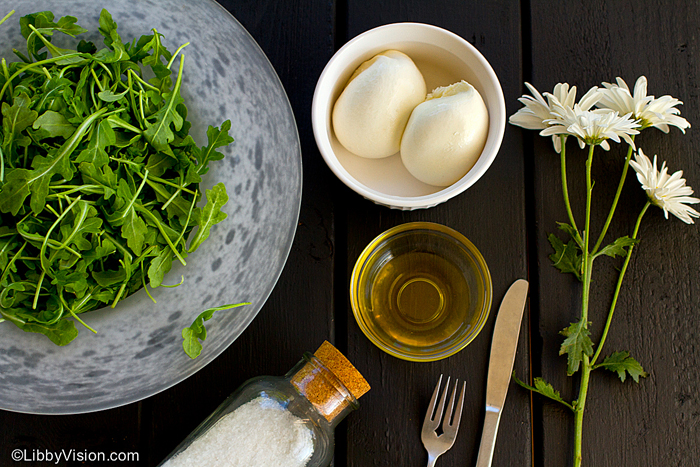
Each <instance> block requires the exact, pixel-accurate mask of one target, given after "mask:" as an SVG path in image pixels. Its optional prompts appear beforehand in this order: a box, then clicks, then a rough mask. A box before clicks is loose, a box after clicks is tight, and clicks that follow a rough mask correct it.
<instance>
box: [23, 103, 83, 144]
mask: <svg viewBox="0 0 700 467" xmlns="http://www.w3.org/2000/svg"><path fill="white" fill-rule="evenodd" d="M32 128H34V129H35V130H37V129H39V128H41V129H42V130H46V131H47V132H48V134H49V136H51V137H52V138H55V137H58V136H60V137H61V138H64V139H65V138H70V136H71V135H72V134H73V132H74V131H75V127H74V126H73V125H71V123H70V122H69V121H68V120H67V119H66V117H64V116H63V114H60V113H58V112H54V111H53V110H47V111H46V112H44V113H43V114H41V116H40V117H39V118H37V119H36V120H35V121H34V124H33V125H32Z"/></svg>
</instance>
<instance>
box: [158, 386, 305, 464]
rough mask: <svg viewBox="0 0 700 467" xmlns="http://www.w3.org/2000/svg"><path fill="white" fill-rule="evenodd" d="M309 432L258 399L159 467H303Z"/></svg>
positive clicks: (277, 407) (278, 407) (300, 422)
mask: <svg viewBox="0 0 700 467" xmlns="http://www.w3.org/2000/svg"><path fill="white" fill-rule="evenodd" d="M313 450H314V444H313V435H312V432H311V429H310V428H309V427H307V426H306V424H305V423H304V421H303V420H302V419H301V418H299V417H296V416H295V415H293V414H291V413H290V412H288V411H287V410H286V409H285V408H284V406H283V405H282V404H281V403H280V402H278V401H276V400H272V399H267V398H265V397H258V398H256V399H253V400H251V401H250V402H247V403H245V404H243V405H242V406H240V407H238V408H237V409H236V410H234V411H233V412H231V413H230V414H227V415H226V416H224V417H223V418H221V419H220V420H219V421H218V422H216V424H215V425H214V426H213V427H211V428H210V429H209V430H208V431H207V432H206V433H205V434H204V435H202V436H201V437H199V438H197V439H196V440H195V441H194V442H193V443H192V444H191V445H189V446H188V447H187V448H186V449H185V450H184V451H183V452H181V453H180V454H178V455H177V456H175V457H174V458H172V459H170V460H169V461H168V462H166V463H165V464H163V466H162V467H192V466H197V467H199V466H207V467H239V466H240V467H244V466H245V467H304V466H305V465H306V464H307V462H308V461H309V459H310V458H311V456H312V454H313Z"/></svg>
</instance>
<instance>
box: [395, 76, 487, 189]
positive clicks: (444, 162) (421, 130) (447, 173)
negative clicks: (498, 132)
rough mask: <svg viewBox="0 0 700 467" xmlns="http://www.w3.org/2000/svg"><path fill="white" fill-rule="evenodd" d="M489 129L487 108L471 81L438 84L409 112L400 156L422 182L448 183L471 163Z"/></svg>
mask: <svg viewBox="0 0 700 467" xmlns="http://www.w3.org/2000/svg"><path fill="white" fill-rule="evenodd" d="M488 132H489V113H488V110H487V109H486V105H485V104H484V100H483V99H482V98H481V95H480V94H479V92H478V91H477V90H476V89H474V87H473V86H472V85H471V84H469V83H467V82H466V81H461V82H459V83H455V84H453V85H451V86H446V87H440V88H437V89H436V90H434V91H433V92H432V93H430V94H429V95H428V97H427V98H426V100H425V102H423V103H422V104H420V105H418V106H417V107H416V108H415V109H414V110H413V113H411V118H410V119H409V120H408V124H407V125H406V130H405V131H404V134H403V138H402V140H401V160H402V161H403V164H404V166H406V168H407V169H408V171H409V172H410V173H411V175H413V176H414V177H416V178H417V179H418V180H420V181H422V182H423V183H427V184H428V185H435V186H448V185H451V184H453V183H455V182H456V181H457V180H459V179H460V178H462V177H463V176H464V175H466V174H467V172H469V170H470V169H471V168H472V167H473V166H474V164H475V163H476V161H477V160H478V159H479V156H480V155H481V151H482V150H483V149H484V145H485V144H486V138H487V136H488Z"/></svg>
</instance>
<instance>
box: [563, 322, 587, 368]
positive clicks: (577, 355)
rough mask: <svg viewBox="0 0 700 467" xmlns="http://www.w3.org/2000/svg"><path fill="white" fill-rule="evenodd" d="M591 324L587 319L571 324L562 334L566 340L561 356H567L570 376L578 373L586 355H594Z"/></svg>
mask: <svg viewBox="0 0 700 467" xmlns="http://www.w3.org/2000/svg"><path fill="white" fill-rule="evenodd" d="M589 324H590V323H589V322H587V321H586V320H585V319H581V321H579V322H577V323H571V326H569V327H568V328H566V329H564V330H563V331H561V332H560V334H561V335H563V336H565V337H566V339H564V342H563V343H562V344H561V348H560V349H559V355H564V354H566V355H567V359H568V363H567V369H566V372H567V374H568V375H569V376H571V375H573V374H574V373H576V372H577V371H578V369H579V367H580V366H581V362H582V361H583V356H584V355H588V356H589V357H590V356H592V355H593V341H591V338H590V335H591V331H589V330H588V325H589Z"/></svg>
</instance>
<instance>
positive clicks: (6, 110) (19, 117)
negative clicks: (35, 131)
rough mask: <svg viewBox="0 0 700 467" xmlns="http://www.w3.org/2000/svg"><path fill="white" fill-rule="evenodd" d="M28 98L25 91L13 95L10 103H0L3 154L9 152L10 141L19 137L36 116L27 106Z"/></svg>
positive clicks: (28, 104) (10, 148) (28, 103)
mask: <svg viewBox="0 0 700 467" xmlns="http://www.w3.org/2000/svg"><path fill="white" fill-rule="evenodd" d="M29 106H30V99H29V96H28V95H27V94H25V93H21V94H20V95H19V96H17V97H15V100H14V103H13V104H12V105H10V104H8V103H7V102H3V103H2V117H3V118H2V129H3V136H4V138H3V144H2V149H3V151H4V152H5V154H10V152H11V150H12V143H13V142H14V141H16V140H18V139H20V138H21V133H22V132H23V131H24V130H25V128H27V127H29V126H31V125H32V124H33V123H34V121H35V120H36V118H37V113H36V112H35V111H34V110H31V109H30V108H29Z"/></svg>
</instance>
